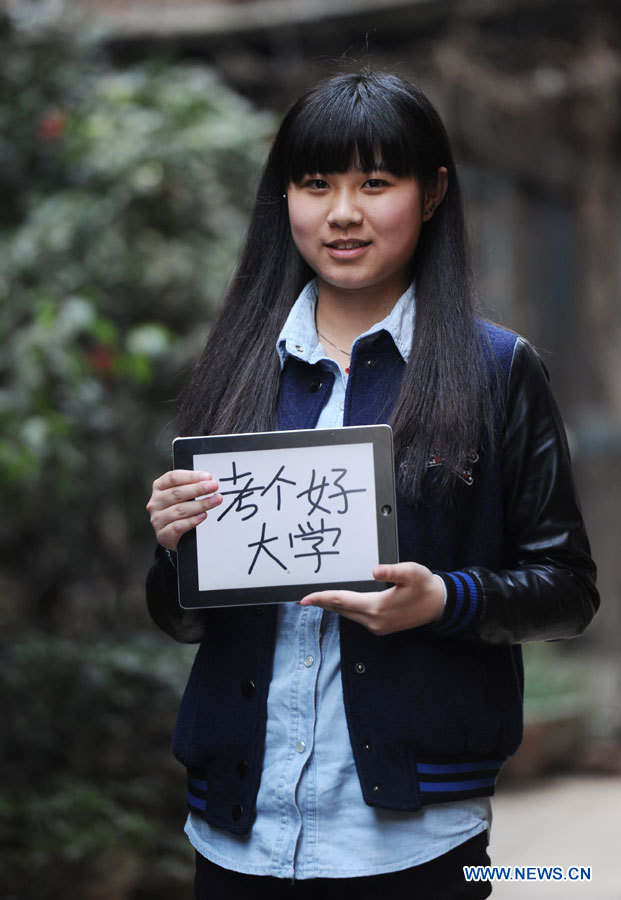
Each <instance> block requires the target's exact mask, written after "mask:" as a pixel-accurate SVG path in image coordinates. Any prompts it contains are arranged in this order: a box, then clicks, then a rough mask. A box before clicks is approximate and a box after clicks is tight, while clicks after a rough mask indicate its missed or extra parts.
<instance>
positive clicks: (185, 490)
mask: <svg viewBox="0 0 621 900" xmlns="http://www.w3.org/2000/svg"><path fill="white" fill-rule="evenodd" d="M217 490H218V482H217V481H214V480H213V478H212V477H211V475H210V474H209V473H208V472H195V471H193V470H191V469H173V470H172V471H171V472H166V473H165V474H164V475H162V476H161V477H160V478H156V479H155V481H154V482H153V493H152V494H151V498H150V499H149V502H148V503H147V512H148V513H149V516H150V519H151V527H152V528H153V531H154V532H155V537H156V538H157V542H158V544H160V545H161V546H162V547H166V548H167V549H168V550H176V549H177V544H178V543H179V538H180V537H181V535H182V534H185V532H186V531H190V530H191V529H192V528H196V526H197V525H200V523H201V522H202V521H203V519H205V518H206V516H207V510H209V509H213V508H214V507H216V506H219V505H220V503H222V494H218V493H217ZM205 495H206V496H205ZM197 497H200V500H197V499H196V498H197Z"/></svg>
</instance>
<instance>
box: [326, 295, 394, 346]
mask: <svg viewBox="0 0 621 900" xmlns="http://www.w3.org/2000/svg"><path fill="white" fill-rule="evenodd" d="M406 287H407V285H406V286H405V287H403V288H402V289H401V288H397V289H395V290H394V291H393V292H391V293H389V294H387V293H386V292H385V291H373V290H352V291H342V290H338V291H337V290H334V289H333V288H332V286H331V285H329V284H326V283H325V282H322V281H320V282H319V286H318V293H317V309H316V312H315V321H316V325H317V328H318V330H319V331H321V332H323V334H324V335H326V337H328V338H329V339H330V340H331V341H333V342H334V343H335V344H338V346H339V347H343V348H345V349H346V350H349V349H350V347H351V345H352V344H353V342H354V341H355V340H356V338H357V337H358V336H359V335H361V334H363V333H364V332H365V331H367V330H368V329H369V328H371V326H373V325H375V324H376V322H381V321H382V319H385V318H386V316H387V315H388V313H389V312H390V311H391V309H392V308H393V306H394V305H395V303H396V302H397V300H398V299H399V297H400V296H401V294H402V293H403V292H404V291H405V290H406Z"/></svg>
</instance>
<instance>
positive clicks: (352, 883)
mask: <svg viewBox="0 0 621 900" xmlns="http://www.w3.org/2000/svg"><path fill="white" fill-rule="evenodd" d="M489 861H490V860H489V856H488V855H487V833H486V832H485V831H484V832H483V833H482V834H480V835H477V836H476V837H474V838H471V839H470V840H469V841H466V842H465V843H464V844H460V845H459V846H458V847H455V848H454V849H453V850H449V852H448V853H445V854H444V855H443V856H439V857H437V858H436V859H432V860H430V861H429V862H426V863H423V864H422V865H420V866H413V867H412V868H411V869H404V870H403V871H401V872H389V873H388V874H386V875H366V876H363V877H361V878H308V879H302V880H300V881H291V880H290V879H287V878H272V877H271V876H269V875H243V874H241V873H240V872H231V871H230V870H229V869H223V868H221V867H220V866H217V865H215V863H212V862H209V860H207V859H205V858H204V857H203V856H201V855H200V854H198V853H197V854H196V879H195V882H194V890H195V896H196V900H221V898H224V897H234V898H235V900H263V898H269V900H280V898H285V900H311V898H312V900H349V898H352V900H378V898H381V900H483V898H484V897H489V895H490V894H491V892H492V886H491V884H490V882H489V881H485V882H467V881H466V880H465V879H464V873H463V866H486V865H489Z"/></svg>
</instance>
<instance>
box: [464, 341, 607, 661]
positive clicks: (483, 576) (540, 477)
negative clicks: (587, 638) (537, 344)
mask: <svg viewBox="0 0 621 900" xmlns="http://www.w3.org/2000/svg"><path fill="white" fill-rule="evenodd" d="M502 460H503V468H502V486H503V503H504V509H505V532H506V538H507V547H508V562H509V567H508V568H507V569H504V570H501V571H490V570H489V569H486V568H482V567H476V566H474V567H469V568H467V569H466V570H465V571H467V572H468V573H469V574H470V575H472V577H473V578H474V579H475V580H476V581H477V582H478V584H479V586H480V588H481V590H482V598H483V602H482V610H481V614H480V616H479V617H478V619H477V625H476V634H477V635H478V637H479V638H481V639H483V640H484V641H488V642H491V643H502V644H507V643H519V642H524V641H536V640H555V639H559V638H568V637H574V636H576V635H579V634H581V633H582V631H584V629H585V628H586V626H587V625H588V623H589V622H590V620H591V618H592V617H593V615H594V613H595V612H596V610H597V608H598V605H599V596H598V593H597V590H596V587H595V574H596V570H595V565H594V563H593V560H592V559H591V553H590V548H589V541H588V538H587V535H586V532H585V529H584V523H583V520H582V515H581V512H580V507H579V503H578V499H577V496H576V491H575V487H574V482H573V477H572V472H571V463H570V458H569V450H568V447H567V440H566V437H565V430H564V428H563V423H562V421H561V418H560V414H559V411H558V408H557V406H556V403H555V401H554V398H553V397H552V394H551V392H550V386H549V382H548V378H547V373H546V372H545V369H544V367H543V364H542V363H541V360H540V359H539V357H538V356H537V354H536V353H535V351H534V350H533V349H532V348H531V347H530V346H529V344H527V343H526V342H525V341H524V340H522V339H519V340H518V341H517V343H516V347H515V351H514V355H513V361H512V365H511V370H510V375H509V383H508V388H507V403H506V421H505V432H504V439H503V444H502Z"/></svg>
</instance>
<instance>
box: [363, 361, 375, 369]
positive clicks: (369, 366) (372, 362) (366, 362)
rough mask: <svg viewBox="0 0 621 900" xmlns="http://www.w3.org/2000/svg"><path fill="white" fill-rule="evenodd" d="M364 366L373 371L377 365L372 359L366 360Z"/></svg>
mask: <svg viewBox="0 0 621 900" xmlns="http://www.w3.org/2000/svg"><path fill="white" fill-rule="evenodd" d="M364 364H365V366H366V367H367V369H372V368H373V366H374V365H375V363H374V361H373V360H372V359H365V361H364Z"/></svg>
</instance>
